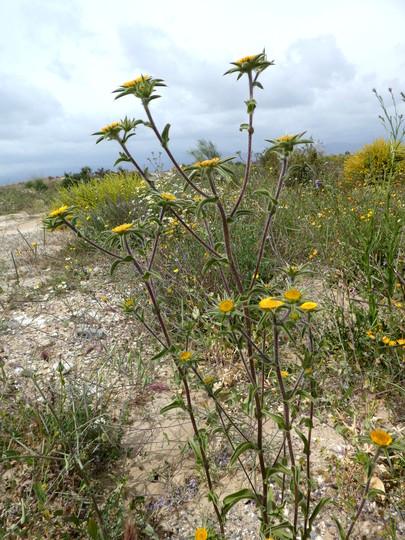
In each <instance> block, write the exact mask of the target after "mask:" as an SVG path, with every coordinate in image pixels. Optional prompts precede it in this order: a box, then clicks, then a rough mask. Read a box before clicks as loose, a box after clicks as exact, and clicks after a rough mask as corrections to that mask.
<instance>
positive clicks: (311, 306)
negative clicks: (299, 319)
mask: <svg viewBox="0 0 405 540" xmlns="http://www.w3.org/2000/svg"><path fill="white" fill-rule="evenodd" d="M317 307H318V304H317V303H316V302H304V303H303V304H301V305H300V308H301V309H303V310H305V311H312V310H313V309H315V308H317Z"/></svg>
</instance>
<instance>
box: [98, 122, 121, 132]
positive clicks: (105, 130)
mask: <svg viewBox="0 0 405 540" xmlns="http://www.w3.org/2000/svg"><path fill="white" fill-rule="evenodd" d="M120 123H121V122H113V123H112V124H109V125H108V126H104V127H103V128H101V131H102V132H103V133H106V132H107V131H110V130H111V129H114V128H116V127H117V126H119V125H120Z"/></svg>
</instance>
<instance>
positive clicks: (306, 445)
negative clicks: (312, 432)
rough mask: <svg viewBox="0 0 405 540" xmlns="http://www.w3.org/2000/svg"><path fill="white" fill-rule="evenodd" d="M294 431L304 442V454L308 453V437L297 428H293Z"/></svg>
mask: <svg viewBox="0 0 405 540" xmlns="http://www.w3.org/2000/svg"><path fill="white" fill-rule="evenodd" d="M294 429H295V432H296V433H297V435H298V437H299V438H300V439H301V441H302V442H303V443H304V454H305V455H307V454H308V439H307V438H306V437H305V435H304V434H303V433H302V431H300V430H299V429H297V428H294Z"/></svg>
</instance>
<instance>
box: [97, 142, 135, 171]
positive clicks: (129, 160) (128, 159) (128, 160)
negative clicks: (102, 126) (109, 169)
mask: <svg viewBox="0 0 405 540" xmlns="http://www.w3.org/2000/svg"><path fill="white" fill-rule="evenodd" d="M97 142H99V141H97ZM119 154H120V157H119V158H118V159H117V161H116V162H115V163H114V165H113V167H115V166H116V165H118V163H121V162H122V161H126V162H129V163H131V159H130V158H129V157H128V156H127V155H126V154H124V152H120V153H119Z"/></svg>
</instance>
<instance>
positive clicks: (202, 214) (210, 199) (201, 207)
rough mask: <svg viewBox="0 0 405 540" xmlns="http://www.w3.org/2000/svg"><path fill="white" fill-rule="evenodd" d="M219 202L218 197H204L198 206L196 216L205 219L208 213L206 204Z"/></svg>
mask: <svg viewBox="0 0 405 540" xmlns="http://www.w3.org/2000/svg"><path fill="white" fill-rule="evenodd" d="M217 202H218V197H207V198H206V199H203V200H202V201H201V202H199V203H198V205H197V208H196V216H197V219H201V217H202V218H203V219H205V218H206V213H205V210H204V206H206V205H207V204H216V203H217Z"/></svg>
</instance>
